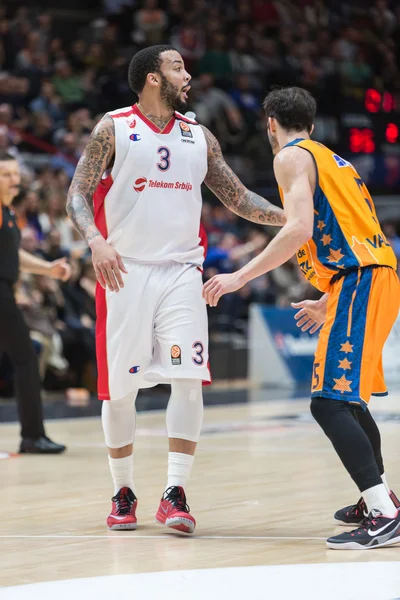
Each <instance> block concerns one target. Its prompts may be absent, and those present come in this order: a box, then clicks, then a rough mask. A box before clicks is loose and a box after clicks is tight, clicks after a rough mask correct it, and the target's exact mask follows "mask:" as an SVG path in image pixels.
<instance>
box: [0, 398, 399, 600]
mask: <svg viewBox="0 0 400 600" xmlns="http://www.w3.org/2000/svg"><path fill="white" fill-rule="evenodd" d="M260 400H261V401H260ZM308 405H309V401H308V400H306V399H304V400H285V401H282V400H280V401H274V400H273V398H271V394H270V393H269V392H267V391H261V392H254V401H250V402H249V403H247V404H236V405H226V406H221V407H210V408H207V409H206V411H205V420H204V433H203V436H202V439H201V441H200V444H199V447H198V452H197V456H196V460H195V465H194V470H193V476H192V479H191V481H190V484H189V487H188V489H187V496H188V502H189V505H190V507H191V512H192V513H193V515H194V516H195V518H196V520H197V529H196V532H195V535H194V536H192V537H188V536H184V535H179V534H172V533H171V530H168V529H165V528H163V527H162V526H160V525H158V524H157V523H155V522H154V514H155V512H156V509H157V506H158V502H159V498H160V495H161V493H162V491H163V489H164V485H165V480H166V463H167V439H166V435H165V431H164V412H163V411H162V412H161V411H157V412H148V413H139V414H138V430H137V437H136V454H135V475H136V481H137V496H138V498H139V506H138V522H139V527H138V529H137V531H136V532H110V531H107V529H106V526H105V519H106V517H107V514H108V512H109V509H110V498H111V496H112V491H113V490H112V486H111V479H110V476H109V471H108V462H107V451H106V449H105V447H104V444H103V437H102V431H101V423H100V420H99V419H98V418H82V419H64V420H59V421H48V432H49V435H51V436H52V437H54V439H56V440H62V441H63V442H65V443H66V444H67V445H68V452H67V453H66V454H65V455H62V456H58V457H57V456H44V457H43V456H16V457H14V458H9V459H5V460H0V481H1V488H2V494H1V497H2V502H1V507H2V519H1V525H0V565H1V567H0V585H1V586H21V585H24V584H33V583H40V584H42V583H43V582H57V581H60V580H69V582H71V581H73V582H75V583H74V586H75V588H74V590H75V591H70V592H68V593H69V596H67V595H66V596H65V597H72V594H73V596H74V598H75V599H77V598H80V597H86V598H87V597H92V596H91V594H89V595H87V594H86V595H84V596H83V595H82V596H80V595H79V594H80V593H81V592H80V591H79V589H80V588H79V582H81V583H82V585H83V583H84V581H85V580H84V579H81V578H96V579H93V580H90V581H91V582H92V583H91V588H90V589H91V590H95V589H96V588H95V587H93V586H95V584H96V582H97V583H98V585H99V591H98V592H96V595H93V598H95V597H96V598H97V599H99V598H103V596H102V595H101V591H102V590H103V591H104V590H105V589H106V587H107V586H106V583H104V584H101V583H100V582H101V581H104V582H106V580H107V581H108V580H109V579H110V578H111V579H110V581H111V580H113V578H115V577H117V579H115V581H114V584H113V588H112V589H114V590H115V597H117V595H118V596H119V591H118V594H117V590H119V588H118V585H119V583H118V582H120V583H121V581H125V580H124V579H121V580H120V579H118V577H119V576H121V575H123V574H126V575H127V576H128V575H129V576H133V574H138V573H157V577H161V579H159V580H157V581H159V586H161V587H159V592H157V591H155V592H154V593H153V592H151V593H150V591H149V594H150V595H146V592H143V591H142V592H141V596H140V598H147V597H149V598H157V597H160V598H161V597H162V598H163V599H164V598H169V597H170V596H169V595H168V594H167V591H168V590H169V584H168V583H165V582H164V579H162V577H164V578H165V577H169V578H171V577H176V576H177V573H172V574H171V573H170V572H179V573H178V575H179V574H180V577H181V579H180V581H181V584H179V585H181V587H182V586H183V587H184V582H185V581H186V579H185V576H184V573H183V571H186V570H196V571H197V570H204V571H200V575H199V580H198V583H194V584H193V587H192V590H193V593H192V594H191V595H190V594H189V595H188V596H187V597H188V598H197V597H198V596H197V595H196V593H197V592H196V589H197V591H198V590H199V589H200V588H201V585H203V584H204V585H205V583H204V581H205V579H207V577H208V576H209V574H210V573H211V575H210V577H211V576H212V577H214V578H215V577H216V574H218V573H221V578H220V580H219V581H220V583H221V585H220V588H219V590H218V593H217V588H218V584H212V585H213V589H215V596H213V595H212V594H211V595H209V596H208V597H209V598H213V597H215V598H217V597H220V595H221V593H223V590H227V589H228V588H227V587H226V586H228V587H229V582H230V581H231V578H232V581H234V579H235V577H237V576H238V574H239V573H240V574H246V573H253V574H255V573H258V574H260V573H261V574H262V573H264V572H261V571H259V570H257V569H256V570H252V571H248V570H246V569H244V570H238V569H237V567H250V566H259V567H263V568H265V567H271V566H273V565H287V566H290V568H291V569H292V570H290V571H288V572H287V571H284V575H282V578H283V579H282V580H281V587H280V590H281V591H280V592H279V593H278V592H276V593H273V594H271V595H268V594H267V593H266V591H265V590H267V589H269V588H268V585H267V584H268V581H266V582H265V585H266V586H267V587H266V588H265V589H264V590H261V591H260V590H259V588H258V587H257V588H254V593H253V594H252V597H253V598H259V597H260V598H271V599H272V598H273V599H277V600H278V599H279V600H280V599H281V598H282V599H283V598H286V597H293V596H289V595H288V596H286V595H285V593H286V592H285V591H284V586H285V585H289V584H290V585H292V584H293V585H294V584H295V583H296V581H298V584H296V585H298V586H300V587H297V589H298V591H299V594H298V595H297V596H296V597H297V598H303V597H304V598H308V599H309V598H314V596H313V595H312V590H313V586H312V579H313V577H314V579H315V581H316V582H317V581H318V577H319V575H318V573H320V572H321V573H322V571H319V570H318V568H323V569H325V570H326V569H328V570H329V572H331V571H332V569H336V568H339V567H340V569H341V571H340V572H341V573H342V580H343V577H344V579H346V577H347V575H346V576H345V575H344V574H345V573H347V571H348V570H349V567H350V566H353V571H349V580H350V581H357V579H358V581H360V580H362V579H363V575H362V573H361V575H360V576H358V577H354V573H358V572H359V571H358V570H357V569H368V568H370V567H372V565H370V564H369V563H375V566H376V565H377V564H379V563H382V565H381V568H382V569H384V570H385V573H386V570H387V569H389V575H387V574H386V575H385V576H384V575H382V577H385V578H386V579H385V581H387V582H389V583H390V585H392V584H393V590H392V588H390V590H389V588H388V590H387V593H386V591H385V593H386V595H383V596H382V598H386V600H388V599H389V598H394V597H397V598H398V597H400V545H399V546H394V547H391V548H387V549H384V548H382V549H378V550H372V551H363V552H362V551H360V552H358V551H357V552H355V551H347V552H346V551H334V550H329V549H327V548H326V546H325V538H326V537H328V536H330V535H332V534H333V533H339V532H340V531H341V528H340V527H337V526H336V525H335V522H334V520H333V513H334V511H335V510H336V509H338V508H340V507H342V506H345V505H346V504H351V503H354V502H355V501H357V500H358V493H357V490H356V488H355V486H354V485H353V483H352V482H351V480H350V478H349V477H348V475H347V474H346V473H345V471H344V469H343V467H342V465H341V463H340V462H339V459H338V458H337V457H336V455H335V454H334V452H333V451H332V449H331V447H330V444H329V442H328V441H327V439H326V438H325V437H324V435H323V434H322V433H321V431H320V430H319V428H318V426H317V425H316V424H315V423H314V422H313V420H312V418H311V416H310V414H309V410H308ZM372 408H373V412H374V414H375V415H376V417H377V419H378V422H379V426H380V430H381V433H382V437H383V449H384V458H385V465H386V473H387V478H388V481H389V484H390V485H391V487H392V488H393V489H394V490H397V491H399V490H400V395H396V394H392V395H391V396H390V397H389V398H388V399H385V398H377V399H374V400H373V404H372ZM17 442H18V428H17V425H16V424H3V425H1V426H0V450H14V449H15V447H16V445H17ZM397 561H399V562H397ZM358 562H360V563H364V564H363V565H359V566H356V563H358ZM324 563H327V564H328V566H325V567H323V564H324ZM343 563H347V565H345V564H343ZM365 563H366V564H365ZM383 563H384V564H383ZM307 564H308V565H310V568H311V567H312V569H313V571H311V572H310V574H309V575H307V577H311V581H310V586H311V587H310V589H309V592H308V594H307V595H304V596H303V595H301V593H300V591H301V577H300V575H296V572H297V571H298V572H299V573H300V571H301V573H303V570H304V568H302V569H300V571H299V567H296V568H295V567H294V566H295V565H307ZM388 564H389V565H394V566H395V568H394V567H388V566H387V565H388ZM229 567H235V568H236V569H234V570H233V571H231V570H229V571H225V569H227V568H229ZM279 569H284V567H279ZM293 569H294V570H293ZM296 569H297V571H296ZM209 570H211V571H209ZM280 572H281V571H279V570H277V569H276V568H275V569H272V570H271V568H270V570H269V571H268V573H271V574H272V575H273V577H278V576H279V573H280ZM307 572H308V571H307ZM324 572H325V571H324ZM376 572H378V571H376ZM201 573H204V577H203V579H202V578H201ZM332 573H333V571H332ZM382 573H383V572H382ZM396 573H397V575H396ZM206 574H208V575H207V577H206ZM227 574H232V575H229V576H227ZM272 575H271V577H272ZM105 576H108V577H106V579H104V580H100V579H99V580H97V578H99V577H105ZM241 576H242V575H241ZM260 576H261V575H260ZM330 576H331V578H332V586H334V585H336V584H338V581H339V580H340V577H339V579H338V574H336V571H335V572H334V573H333V575H330ZM155 577H156V576H155V575H153V576H152V577H150V576H142V577H141V578H140V580H139V579H136V580H135V581H137V582H139V581H140V585H144V586H145V587H143V588H142V587H140V586H139V583H137V586H138V587H137V589H140V590H150V589H152V588H151V586H152V585H153V586H154V585H156V578H155ZM187 577H189V579H190V577H192V575H190V574H188V575H187ZM196 577H197V575H196ZM246 577H247V575H246ZM249 577H250V579H249V581H255V580H257V577H256V578H255V579H254V577H255V575H251V576H250V575H249ZM273 577H272V579H271V580H270V581H272V580H273ZM296 577H300V579H298V580H296ZM396 577H397V580H396ZM204 578H205V579H204ZM263 578H264V575H263ZM328 579H329V577H328ZM367 579H368V578H367ZM263 580H264V579H263ZM389 580H390V581H389ZM126 581H128V580H126ZM146 581H147V583H146ZM187 581H189V580H187ZM196 581H197V580H196ZM274 581H275V580H274ZM325 581H326V577H325ZM346 581H347V580H346ZM143 582H144V583H143ZM163 582H164V583H163ZM182 582H183V583H182ZM282 582H283V583H282ZM67 584H68V585H69V583H68V582H66V581H64V587H63V589H64V592H65V590H66V589H67V587H66V586H67ZM52 585H53V584H52ZM71 585H72V584H71ZM131 585H136V584H135V583H134V582H133V583H132V584H131ZM146 585H147V588H146ZM157 585H158V584H157ZM171 585H172V584H171ZM174 585H175V584H174ZM177 585H178V584H177ZM210 585H211V584H210ZM235 585H236V590H237V591H238V590H240V589H241V588H240V583H239V582H238V583H237V584H235ZM243 585H247V586H248V585H250V584H249V583H248V584H246V583H244V584H243ZM274 585H275V584H274ZM277 585H279V583H278V584H277ZM316 585H317V583H316ZM76 586H78V587H76ZM196 586H197V587H196ZM215 586H216V587H215ZM29 589H30V592H29V594H28V595H25V594H27V593H28V590H29ZM44 589H47V588H42V587H41V586H33V587H32V588H30V587H29V588H23V587H21V588H13V587H10V588H7V587H4V588H3V589H0V598H1V599H3V598H5V599H8V598H15V599H18V598H24V597H29V598H30V600H32V598H36V597H38V598H39V597H40V598H45V597H46V593H44V592H43V590H44ZM48 589H50V588H48ZM68 589H69V588H68ZM157 589H158V588H157ZM174 589H175V588H174ZM182 589H183V588H182ZM332 589H333V588H332ZM371 589H372V588H371V586H370V585H369V586H368V585H366V587H365V593H363V594H361V595H360V596H356V595H352V596H348V598H360V599H361V598H363V600H365V598H369V597H370V596H368V590H371ZM395 589H397V592H396V591H395ZM24 590H25V592H24ZM32 590H34V591H35V592H32ZM257 590H258V591H257ZM330 591H331V587H330V586H327V589H326V593H325V595H324V596H319V597H320V598H321V597H323V598H324V600H325V599H326V598H331V596H330V595H329V594H330ZM131 592H132V593H133V589H131ZM175 592H176V593H178V592H179V590H175ZM249 592H250V589H249ZM261 592H263V593H261ZM43 593H44V595H43ZM49 593H50V592H49ZM51 593H52V594H53V593H54V591H52V592H51ZM57 593H58V597H59V598H61V597H62V598H64V596H63V595H62V594H61V595H60V593H61V592H57ZM65 593H66V592H65ZM257 593H260V595H257ZM18 594H20V595H18ZM21 594H22V595H21ZM35 594H39V595H37V596H36V595H35ZM388 594H391V595H388ZM109 597H110V596H109ZM132 597H139V596H135V595H132ZM172 597H175V595H174V596H171V598H172ZM199 597H200V596H199ZM231 597H232V598H236V596H235V595H234V593H233V595H232V596H231ZM332 597H333V596H332ZM336 597H337V596H336ZM346 597H347V596H346V595H343V594H341V595H340V598H346ZM371 598H374V600H378V598H380V596H379V595H376V593H375V596H371Z"/></svg>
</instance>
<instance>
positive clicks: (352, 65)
mask: <svg viewBox="0 0 400 600" xmlns="http://www.w3.org/2000/svg"><path fill="white" fill-rule="evenodd" d="M341 73H342V81H343V90H346V89H350V90H353V89H354V88H362V89H365V88H367V87H368V86H369V85H370V84H371V80H372V71H371V68H370V66H369V65H368V63H367V61H366V59H365V56H364V53H363V52H362V50H357V53H356V54H355V56H354V58H352V59H349V60H347V61H346V62H344V63H343V64H342V67H341Z"/></svg>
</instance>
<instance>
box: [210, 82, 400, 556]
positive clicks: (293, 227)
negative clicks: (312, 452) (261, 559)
mask: <svg viewBox="0 0 400 600" xmlns="http://www.w3.org/2000/svg"><path fill="white" fill-rule="evenodd" d="M264 109H265V112H266V116H267V128H268V137H269V141H270V143H271V146H272V150H273V153H274V155H275V159H274V172H275V176H276V180H277V183H278V186H279V190H280V194H281V198H282V202H283V203H284V211H285V214H286V219H287V220H286V224H285V226H284V227H283V228H282V229H281V231H279V233H278V234H277V236H276V237H275V238H274V239H273V240H272V241H271V243H270V244H269V245H268V246H267V248H265V250H264V251H263V252H262V253H261V254H260V255H259V256H257V257H256V258H254V259H253V260H252V261H250V262H249V263H248V264H247V265H245V266H244V267H243V268H242V269H240V270H239V271H238V272H236V273H232V274H226V275H217V276H215V277H213V278H212V279H210V280H209V281H208V282H207V283H206V284H205V286H204V291H203V295H204V297H205V299H206V301H207V303H208V304H209V305H210V306H216V305H217V303H218V300H219V298H220V297H221V296H222V295H223V294H227V293H228V292H233V291H235V290H237V289H239V288H241V287H242V286H243V285H245V284H246V283H247V282H248V281H250V280H252V279H254V278H255V277H258V276H259V275H262V274H263V273H267V272H268V271H271V270H272V269H274V268H275V267H278V266H279V265H281V264H283V263H284V262H286V261H287V260H288V259H289V258H290V257H291V256H292V255H293V254H295V253H296V255H297V258H298V262H299V266H300V269H301V271H302V272H303V274H304V276H305V277H306V279H307V280H308V281H309V282H310V283H311V284H313V285H314V286H315V287H317V288H318V289H319V290H320V291H321V292H324V296H323V297H322V298H321V299H320V300H319V301H317V302H315V303H312V302H310V301H306V302H303V303H299V304H297V305H294V307H296V308H297V307H299V308H300V311H299V312H298V313H297V315H296V318H297V319H298V323H299V325H300V326H301V327H302V328H303V330H307V329H310V330H311V331H312V332H315V331H316V330H317V329H318V328H319V326H320V325H321V324H322V323H324V325H323V327H322V329H321V332H320V334H319V342H318V347H317V351H316V353H315V362H314V368H313V377H312V394H311V395H312V401H311V412H312V414H313V416H314V418H315V419H316V421H317V422H318V423H319V425H320V426H321V427H322V429H323V430H324V432H325V434H326V435H327V436H328V438H329V439H330V440H331V442H332V444H333V446H334V448H335V450H336V452H337V454H338V455H339V457H340V459H341V461H342V462H343V464H344V466H345V467H346V469H347V471H348V472H349V474H350V476H351V477H352V479H353V480H354V482H355V483H356V485H357V486H358V488H359V490H360V491H361V493H362V500H360V501H359V502H358V504H357V505H355V506H351V507H346V508H345V509H342V510H341V511H338V512H337V513H336V515H335V517H336V519H337V520H339V521H342V522H345V523H346V524H350V523H356V524H359V525H360V527H359V528H358V529H355V530H354V531H352V532H349V533H347V532H346V533H342V534H341V535H337V536H335V537H331V538H329V539H328V540H327V545H328V547H329V548H339V549H350V550H357V549H365V548H377V547H380V546H387V545H391V544H395V543H396V542H400V512H399V511H398V505H399V503H398V500H397V498H396V496H395V495H394V494H393V493H391V492H390V490H389V488H388V487H387V484H386V478H385V477H383V478H382V475H383V474H384V471H383V463H382V455H381V447H380V435H379V430H378V428H377V425H376V423H375V422H374V420H373V418H372V416H371V414H370V413H369V411H368V402H369V399H370V396H371V395H378V396H379V395H385V394H386V393H387V392H386V386H385V382H384V378H383V371H382V349H383V346H384V343H385V340H386V338H387V337H388V335H389V332H390V330H391V328H392V325H393V324H394V322H395V320H396V318H397V315H398V312H399V304H400V286H399V280H398V277H397V274H396V258H395V255H394V253H393V250H392V248H391V247H390V244H389V243H388V242H387V240H386V238H385V236H384V234H383V233H382V230H381V227H380V225H379V221H378V218H377V215H376V212H375V208H374V204H373V202H372V199H371V196H370V194H369V193H368V190H367V188H366V186H365V184H364V183H363V181H362V179H361V178H360V176H359V175H358V173H357V171H356V170H355V169H354V167H353V166H352V165H351V164H350V163H349V162H347V161H345V160H343V159H342V158H341V157H340V156H338V155H337V154H335V153H334V152H333V151H332V150H329V148H326V147H325V146H323V145H322V144H320V143H319V142H315V141H312V140H311V139H310V135H311V133H312V130H313V123H314V117H315V111H316V103H315V100H314V99H313V98H312V96H311V95H310V94H309V93H308V92H307V91H306V90H304V89H301V88H287V89H280V90H274V91H272V92H270V93H269V94H268V95H267V97H266V98H265V101H264Z"/></svg>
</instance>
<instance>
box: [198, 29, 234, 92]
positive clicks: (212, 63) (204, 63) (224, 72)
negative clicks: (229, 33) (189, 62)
mask: <svg viewBox="0 0 400 600" xmlns="http://www.w3.org/2000/svg"><path fill="white" fill-rule="evenodd" d="M226 44H227V40H226V36H225V35H224V34H223V33H222V32H217V33H214V34H213V35H212V36H211V40H210V48H209V50H207V52H206V53H205V54H204V55H203V56H202V58H201V59H200V61H199V65H198V71H199V73H200V74H201V75H202V74H205V73H207V74H209V75H212V76H213V77H214V79H215V80H216V81H218V82H219V83H221V82H222V84H225V85H226V84H227V82H229V78H230V76H231V74H232V64H231V61H230V59H229V54H228V52H227V51H226Z"/></svg>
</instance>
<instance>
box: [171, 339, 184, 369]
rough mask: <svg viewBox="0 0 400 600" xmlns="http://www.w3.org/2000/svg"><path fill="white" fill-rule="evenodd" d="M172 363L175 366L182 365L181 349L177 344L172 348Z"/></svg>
mask: <svg viewBox="0 0 400 600" xmlns="http://www.w3.org/2000/svg"><path fill="white" fill-rule="evenodd" d="M171 362H172V364H173V365H180V364H181V363H182V360H181V349H180V347H179V346H177V345H176V344H175V345H174V346H172V348H171Z"/></svg>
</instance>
